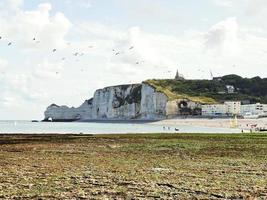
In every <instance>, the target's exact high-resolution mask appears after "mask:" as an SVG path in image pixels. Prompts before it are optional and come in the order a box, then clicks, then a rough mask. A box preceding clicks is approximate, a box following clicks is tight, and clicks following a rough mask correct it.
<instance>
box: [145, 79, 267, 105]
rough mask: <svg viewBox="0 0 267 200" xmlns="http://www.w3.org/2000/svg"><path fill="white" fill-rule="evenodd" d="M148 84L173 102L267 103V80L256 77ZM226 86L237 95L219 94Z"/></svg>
mask: <svg viewBox="0 0 267 200" xmlns="http://www.w3.org/2000/svg"><path fill="white" fill-rule="evenodd" d="M145 82H146V83H148V84H150V85H152V86H153V87H155V88H156V89H157V90H158V91H160V92H164V93H165V94H166V95H167V96H168V97H169V98H170V99H171V100H173V99H179V98H188V99H191V100H194V101H198V102H201V103H207V104H209V103H216V102H223V101H227V100H250V101H251V103H256V102H261V103H267V79H261V78H259V77H255V78H252V79H247V78H242V77H239V76H236V75H228V76H224V77H222V80H221V81H213V80H182V81H177V80H173V79H165V80H155V79H153V80H147V81H145ZM226 85H233V86H235V88H236V89H237V93H235V94H219V92H222V91H226Z"/></svg>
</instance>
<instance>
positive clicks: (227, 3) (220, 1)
mask: <svg viewBox="0 0 267 200" xmlns="http://www.w3.org/2000/svg"><path fill="white" fill-rule="evenodd" d="M212 1H213V3H215V4H216V5H218V6H221V7H228V8H230V7H233V1H232V0H212Z"/></svg>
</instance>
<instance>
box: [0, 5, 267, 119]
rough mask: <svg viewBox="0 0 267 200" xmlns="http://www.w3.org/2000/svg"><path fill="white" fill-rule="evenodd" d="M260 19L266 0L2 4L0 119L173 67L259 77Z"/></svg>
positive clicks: (77, 100) (36, 115)
mask: <svg viewBox="0 0 267 200" xmlns="http://www.w3.org/2000/svg"><path fill="white" fill-rule="evenodd" d="M266 19H267V1H266V0H197V1H196V0H134V1H133V0H47V1H45V0H24V1H23V0H1V1H0V37H1V39H0V120H1V119H42V118H43V111H44V110H45V109H46V107H47V106H48V105H50V104H51V103H57V104H59V105H62V104H65V105H69V106H79V105H80V104H81V103H82V102H83V101H84V100H85V99H88V98H90V97H91V96H92V95H93V92H94V91H95V90H96V89H98V88H102V87H105V86H110V85H117V84H127V83H136V82H141V81H143V80H145V79H149V78H172V77H173V76H174V75H175V71H176V69H177V68H179V70H180V72H181V73H183V74H184V75H185V77H187V78H210V73H209V70H210V69H211V70H212V71H213V74H214V75H224V74H230V73H236V74H239V75H242V76H245V77H253V76H258V75H259V76H261V77H267V70H266V67H267V22H266ZM34 39H35V40H34ZM10 42H12V44H11V45H9V46H8V43H10ZM131 46H134V48H133V49H131V50H130V49H129V48H130V47H131ZM53 49H56V51H55V52H52V51H53ZM113 49H114V50H115V51H113ZM76 52H78V53H79V55H78V56H74V54H75V53H76ZM117 52H120V54H119V55H117V56H116V55H115V54H116V53H117ZM81 55H82V56H81ZM64 58H65V59H64ZM137 62H138V63H139V64H136V63H137ZM170 72H171V73H170Z"/></svg>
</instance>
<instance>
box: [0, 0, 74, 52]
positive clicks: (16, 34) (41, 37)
mask: <svg viewBox="0 0 267 200" xmlns="http://www.w3.org/2000/svg"><path fill="white" fill-rule="evenodd" d="M51 9H52V5H51V4H49V3H42V4H39V5H38V8H37V9H36V10H31V11H24V10H21V9H20V10H18V11H17V12H16V13H15V14H14V13H13V14H11V13H9V14H7V16H5V17H6V18H8V20H6V18H3V19H0V31H1V34H2V37H3V39H5V40H7V41H14V44H15V45H17V46H21V47H22V48H35V49H37V48H39V49H40V48H49V47H50V48H54V47H58V48H64V45H65V43H66V42H65V39H64V38H65V36H66V34H67V33H68V31H69V29H70V28H71V22H70V21H69V20H68V19H67V18H66V17H65V16H64V14H63V13H60V12H58V13H56V14H55V15H54V16H51V13H50V12H51ZM33 38H35V40H34V41H33ZM37 43H38V44H37ZM51 44H53V47H51Z"/></svg>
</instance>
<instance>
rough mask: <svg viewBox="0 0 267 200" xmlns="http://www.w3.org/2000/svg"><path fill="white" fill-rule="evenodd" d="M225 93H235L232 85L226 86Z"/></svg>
mask: <svg viewBox="0 0 267 200" xmlns="http://www.w3.org/2000/svg"><path fill="white" fill-rule="evenodd" d="M226 89H227V93H228V94H234V93H235V87H234V86H232V85H226Z"/></svg>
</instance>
